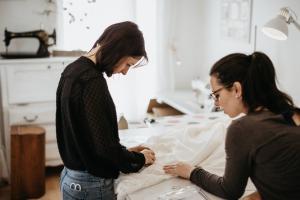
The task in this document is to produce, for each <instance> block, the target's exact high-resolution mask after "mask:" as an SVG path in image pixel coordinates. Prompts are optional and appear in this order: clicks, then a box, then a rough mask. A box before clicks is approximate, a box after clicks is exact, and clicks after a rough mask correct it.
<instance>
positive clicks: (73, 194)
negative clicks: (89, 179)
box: [62, 183, 86, 200]
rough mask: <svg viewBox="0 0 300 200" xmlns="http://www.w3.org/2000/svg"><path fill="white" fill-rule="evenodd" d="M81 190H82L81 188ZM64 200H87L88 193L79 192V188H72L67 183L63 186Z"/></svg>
mask: <svg viewBox="0 0 300 200" xmlns="http://www.w3.org/2000/svg"><path fill="white" fill-rule="evenodd" d="M80 189H81V188H80ZM62 193H63V200H72V199H73V200H74V199H75V200H84V199H86V191H83V190H78V188H77V186H74V188H71V185H67V184H66V183H64V184H63V186H62Z"/></svg>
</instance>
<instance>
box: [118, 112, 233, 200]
mask: <svg viewBox="0 0 300 200" xmlns="http://www.w3.org/2000/svg"><path fill="white" fill-rule="evenodd" d="M229 122H230V120H228V119H227V118H226V119H225V118H220V119H216V120H208V119H207V120H205V121H203V123H201V124H200V125H193V126H188V127H185V128H178V127H177V128H174V129H173V130H170V131H168V132H166V133H164V134H160V135H158V136H153V137H150V138H149V139H148V141H147V142H146V145H147V146H149V147H150V148H151V149H153V150H154V152H155V154H156V161H155V163H154V164H153V165H151V166H149V167H146V168H144V169H143V170H141V171H140V172H139V173H133V174H129V175H124V174H122V175H121V176H120V177H119V179H118V180H117V181H116V187H115V189H116V193H117V194H118V199H125V197H126V195H127V194H130V193H132V192H135V191H137V190H140V189H142V188H146V187H149V186H151V185H154V184H157V183H160V182H162V181H163V180H166V179H169V178H171V177H172V176H170V175H166V174H165V173H164V171H163V169H162V168H163V166H164V165H165V164H169V163H174V162H177V161H184V162H188V163H190V164H192V165H196V164H200V163H201V162H202V161H205V160H207V158H208V157H209V156H210V155H212V154H213V152H214V151H215V150H216V149H218V147H219V146H222V145H223V143H224V138H225V133H226V128H227V126H228V124H229ZM223 152H224V151H223ZM223 157H224V156H223ZM223 168H224V165H223Z"/></svg>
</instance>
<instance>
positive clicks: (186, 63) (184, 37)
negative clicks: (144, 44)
mask: <svg viewBox="0 0 300 200" xmlns="http://www.w3.org/2000/svg"><path fill="white" fill-rule="evenodd" d="M221 1H222V0H214V1H211V0H201V1H193V0H188V1H184V3H183V1H180V0H176V1H172V2H171V4H177V5H173V6H175V7H176V9H177V10H176V13H177V14H178V15H177V19H176V21H177V23H176V30H175V32H176V33H175V34H176V36H177V37H178V38H177V40H178V41H179V42H178V43H179V45H178V46H179V47H178V48H180V50H179V52H180V56H181V59H182V63H183V65H182V68H179V67H178V66H176V65H175V64H174V63H173V64H172V63H169V64H170V67H171V68H172V69H173V76H174V77H175V81H174V84H173V86H175V88H190V86H189V82H190V80H191V78H192V77H193V76H196V75H197V76H200V77H201V78H202V79H204V80H207V79H208V73H209V70H210V68H211V66H212V65H213V64H214V62H216V61H217V60H218V59H220V58H221V57H223V56H225V55H227V54H229V53H232V52H243V53H252V52H253V50H254V49H253V48H254V43H253V39H254V38H253V36H254V25H257V26H258V29H257V47H256V50H257V51H263V52H265V53H267V54H268V55H269V56H270V58H271V59H272V60H273V62H274V65H275V68H276V71H277V77H278V80H279V86H280V88H282V89H283V90H284V91H285V92H287V93H289V94H290V95H291V96H292V97H293V99H294V101H295V103H296V104H297V105H300V92H299V91H300V88H299V86H298V85H299V78H298V77H299V75H300V66H299V61H298V55H299V52H300V31H299V30H297V29H296V28H295V27H294V26H293V25H290V26H289V38H288V40H287V41H276V40H273V39H270V38H268V37H266V36H265V35H263V34H262V32H261V27H262V26H263V25H264V24H265V23H266V22H267V21H268V20H270V19H271V18H273V17H275V16H276V15H277V13H278V11H279V9H280V8H281V7H285V6H288V7H290V8H292V9H293V10H294V11H295V12H296V14H297V15H298V16H300V1H299V0H253V10H252V24H251V41H250V43H242V42H238V41H230V40H224V39H221V37H220V10H221ZM187 8H189V9H187ZM298 22H300V19H298ZM166 51H167V50H166Z"/></svg>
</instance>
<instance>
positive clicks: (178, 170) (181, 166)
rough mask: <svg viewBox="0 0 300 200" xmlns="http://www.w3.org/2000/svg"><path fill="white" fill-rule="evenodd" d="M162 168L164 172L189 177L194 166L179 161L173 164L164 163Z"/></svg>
mask: <svg viewBox="0 0 300 200" xmlns="http://www.w3.org/2000/svg"><path fill="white" fill-rule="evenodd" d="M163 169H164V171H165V173H166V174H171V175H177V176H180V177H182V178H186V179H189V178H190V175H191V173H192V171H193V170H194V169H195V167H193V166H191V165H189V164H187V163H184V162H179V163H176V164H173V165H165V166H164V167H163Z"/></svg>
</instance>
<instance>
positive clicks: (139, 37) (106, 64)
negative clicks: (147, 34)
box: [93, 21, 148, 76]
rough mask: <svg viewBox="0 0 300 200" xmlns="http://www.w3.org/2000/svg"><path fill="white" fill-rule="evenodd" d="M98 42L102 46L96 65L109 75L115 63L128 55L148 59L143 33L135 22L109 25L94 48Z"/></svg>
mask: <svg viewBox="0 0 300 200" xmlns="http://www.w3.org/2000/svg"><path fill="white" fill-rule="evenodd" d="M97 44H99V45H100V46H101V47H100V49H99V51H98V52H97V53H96V65H97V67H99V68H100V70H101V71H103V72H105V73H106V75H107V76H111V75H112V73H113V68H114V67H115V65H116V64H117V63H118V62H119V61H120V59H122V58H124V57H126V56H132V57H141V56H144V57H145V59H147V60H148V57H147V53H146V51H145V43H144V37H143V33H142V32H141V31H140V30H139V29H138V26H137V25H136V24H135V23H133V22H130V21H125V22H120V23H116V24H113V25H110V26H109V27H107V28H106V29H105V30H104V32H103V34H102V35H101V36H100V38H99V39H98V40H97V41H96V42H95V44H94V46H93V48H95V47H96V46H97Z"/></svg>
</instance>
